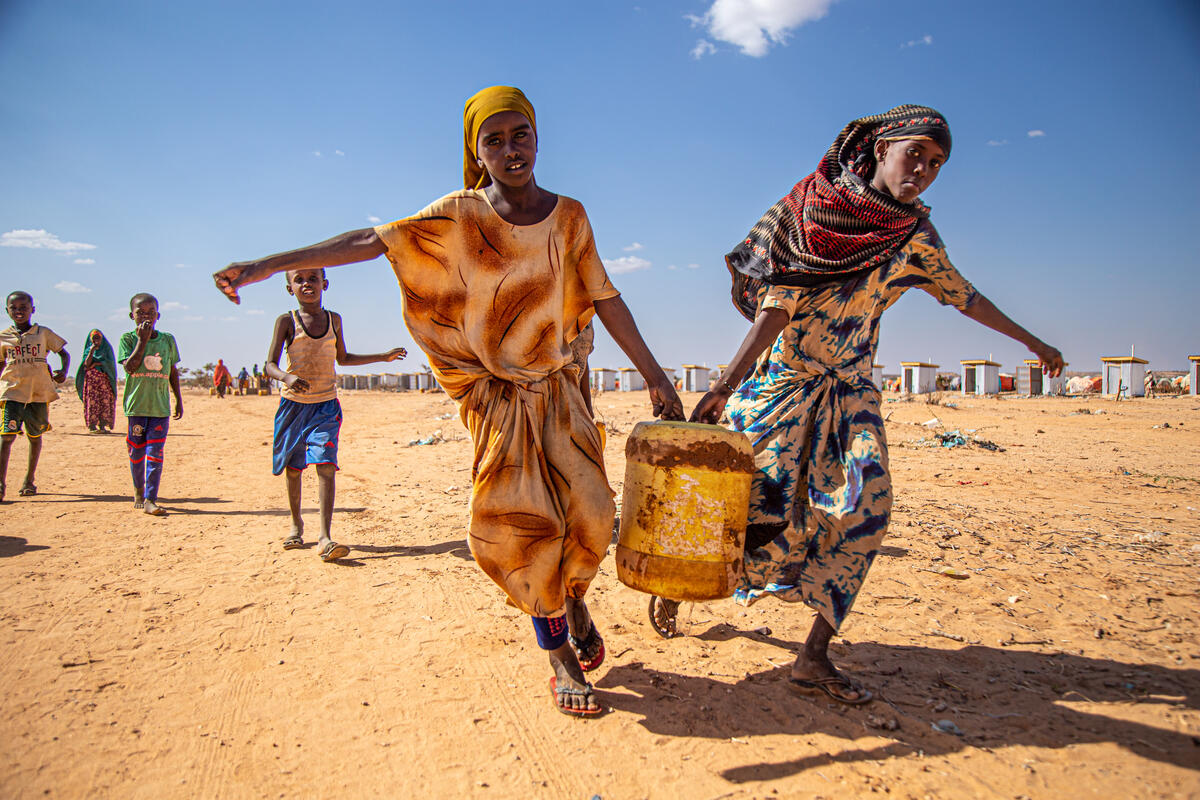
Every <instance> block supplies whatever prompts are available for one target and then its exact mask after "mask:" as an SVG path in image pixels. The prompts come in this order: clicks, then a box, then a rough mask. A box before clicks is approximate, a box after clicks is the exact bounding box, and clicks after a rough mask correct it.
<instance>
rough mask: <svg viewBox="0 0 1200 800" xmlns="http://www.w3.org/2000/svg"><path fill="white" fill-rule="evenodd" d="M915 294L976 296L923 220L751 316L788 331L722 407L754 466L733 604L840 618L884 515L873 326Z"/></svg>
mask: <svg viewBox="0 0 1200 800" xmlns="http://www.w3.org/2000/svg"><path fill="white" fill-rule="evenodd" d="M914 287H917V288H920V289H924V290H925V291H926V292H928V293H929V294H931V295H933V297H934V298H936V299H937V300H938V302H940V303H942V304H945V305H952V306H954V307H955V308H957V309H959V310H962V309H965V308H966V307H967V306H969V305H970V304H971V303H972V302H974V300H975V298H976V296H977V294H976V292H975V289H974V287H973V286H971V284H970V283H969V282H968V281H967V280H966V279H965V278H963V276H962V275H960V274H959V272H958V270H956V269H955V268H954V265H953V264H951V263H950V260H949V259H948V258H947V257H946V252H945V249H944V248H943V246H942V242H941V239H940V238H939V237H938V235H937V231H936V230H935V229H934V227H933V225H932V224H931V223H930V222H929V221H928V220H925V221H922V222H921V223H920V225H919V226H918V228H917V231H916V233H914V235H913V237H912V239H911V240H909V242H908V244H907V245H905V246H904V247H903V249H901V250H900V251H899V252H897V254H896V256H895V257H894V258H893V259H892V260H891V261H890V262H889V263H888V264H886V265H884V266H882V267H880V268H879V269H877V270H875V271H874V272H872V273H869V274H867V275H865V276H863V277H860V278H858V279H856V280H853V281H850V282H848V283H844V284H841V285H836V286H825V287H819V288H791V287H785V286H769V287H765V288H764V289H763V290H762V291H761V292H760V294H759V313H761V312H762V309H765V308H780V309H783V310H784V311H786V312H787V313H788V315H789V316H790V317H791V321H790V322H789V323H788V326H787V327H786V328H785V329H784V330H783V332H782V333H781V334H780V335H779V337H778V338H777V339H776V340H775V343H774V345H773V346H772V347H771V349H770V350H769V351H768V352H767V353H765V354H764V355H763V356H762V357H761V358H760V359H759V361H758V363H757V364H756V365H755V369H754V372H753V373H751V375H750V376H749V377H748V378H747V379H746V380H745V381H744V382H743V383H742V385H741V386H739V387H738V390H737V391H736V392H735V393H734V395H733V396H732V397H731V398H730V400H729V403H728V404H727V406H726V413H727V414H728V416H729V419H730V422H731V423H732V426H733V428H734V429H736V430H740V431H743V432H745V433H746V435H747V436H749V437H750V441H751V443H752V444H753V446H754V452H755V464H756V467H757V472H756V474H755V477H754V481H753V486H752V488H751V497H750V516H749V525H748V527H747V536H746V540H747V541H746V559H745V572H744V574H743V577H742V581H741V585H740V586H739V588H738V590H737V592H736V594H735V599H736V600H737V601H738V602H741V603H744V604H746V605H749V604H750V603H753V602H754V601H755V600H758V599H759V598H761V597H763V596H765V595H774V596H776V597H778V598H780V599H782V600H786V601H789V602H803V603H806V604H808V605H809V606H811V607H812V608H814V609H816V610H817V611H818V612H820V613H821V615H822V616H824V617H825V619H826V620H827V621H828V622H829V623H830V624H831V625H832V626H833V627H834V629H837V628H838V627H840V626H841V624H842V621H843V620H844V619H845V618H846V615H847V614H848V613H849V611H850V608H851V606H852V605H853V604H854V599H855V597H857V595H858V591H859V589H860V588H861V587H862V583H863V581H864V580H865V579H866V576H867V570H869V569H870V567H871V563H872V562H873V561H874V559H875V554H876V553H877V552H878V550H879V545H880V543H881V542H882V540H883V534H884V532H885V531H886V530H887V525H888V519H889V516H890V514H891V507H892V482H891V476H890V475H889V474H888V454H887V441H886V439H885V437H884V430H883V419H882V417H881V415H880V409H879V403H880V395H879V390H878V388H876V386H875V385H874V384H873V383H872V382H871V367H872V363H873V361H874V358H875V350H876V347H877V346H878V342H879V320H880V317H881V316H882V315H883V312H884V311H885V310H886V309H887V308H888V307H889V306H890V305H891V304H892V303H894V302H896V300H898V299H899V298H900V295H902V294H904V292H906V291H908V290H909V289H911V288H914Z"/></svg>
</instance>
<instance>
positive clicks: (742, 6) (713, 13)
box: [686, 0, 834, 58]
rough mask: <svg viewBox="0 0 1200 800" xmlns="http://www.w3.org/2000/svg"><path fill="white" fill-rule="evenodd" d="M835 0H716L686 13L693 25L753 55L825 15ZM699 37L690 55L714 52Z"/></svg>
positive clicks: (785, 38)
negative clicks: (698, 10)
mask: <svg viewBox="0 0 1200 800" xmlns="http://www.w3.org/2000/svg"><path fill="white" fill-rule="evenodd" d="M833 3H834V0H716V1H715V2H714V3H713V4H712V6H711V7H710V8H709V9H708V11H706V12H705V13H704V15H703V16H700V17H697V16H694V15H689V16H687V17H686V19H688V20H690V21H691V23H692V25H693V26H703V27H705V28H707V29H708V33H709V35H710V36H712V38H714V39H716V40H717V41H720V42H729V43H730V44H732V45H736V46H737V47H739V48H741V51H742V52H743V53H744V54H746V55H748V56H754V57H755V58H761V57H762V56H765V55H766V54H767V51H768V50H770V49H771V45H773V44H784V43H786V42H787V40H788V36H789V35H790V34H791V31H792V30H793V29H794V28H799V27H800V26H801V25H803V24H804V23H806V22H812V21H813V20H818V19H820V18H821V17H823V16H825V14H826V12H828V11H829V7H830V6H831V5H833ZM714 51H715V48H714V47H713V46H712V44H711V43H709V42H705V41H704V40H701V41H700V42H699V43H697V45H696V47H695V48H693V49H692V57H693V58H699V57H700V56H703V55H706V54H708V53H711V52H714Z"/></svg>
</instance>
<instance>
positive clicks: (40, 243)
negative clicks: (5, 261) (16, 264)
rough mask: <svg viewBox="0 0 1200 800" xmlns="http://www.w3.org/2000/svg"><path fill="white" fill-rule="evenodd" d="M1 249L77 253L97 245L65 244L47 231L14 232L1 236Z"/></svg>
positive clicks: (83, 243)
mask: <svg viewBox="0 0 1200 800" xmlns="http://www.w3.org/2000/svg"><path fill="white" fill-rule="evenodd" d="M0 247H29V248H31V249H34V250H58V251H59V252H62V253H75V252H78V251H80V250H95V249H96V245H94V244H87V243H85V242H64V241H63V240H62V239H59V238H58V237H57V236H55V235H54V234H53V233H50V232H49V231H45V230H41V229H39V230H12V231H9V232H8V233H5V234H3V235H0Z"/></svg>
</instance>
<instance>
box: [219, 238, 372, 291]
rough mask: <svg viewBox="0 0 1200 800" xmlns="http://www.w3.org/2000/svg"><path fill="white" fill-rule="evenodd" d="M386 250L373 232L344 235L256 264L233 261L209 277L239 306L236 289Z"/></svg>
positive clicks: (353, 261) (367, 257)
mask: <svg viewBox="0 0 1200 800" xmlns="http://www.w3.org/2000/svg"><path fill="white" fill-rule="evenodd" d="M386 250H387V247H386V246H384V244H383V240H382V239H380V238H379V236H378V235H377V234H376V233H375V229H374V228H362V229H360V230H357V231H348V232H346V233H343V234H341V235H340V236H334V237H333V238H332V239H326V240H325V241H323V242H318V243H317V244H314V245H309V246H308V247H301V248H300V249H299V250H289V251H287V252H286V253H276V254H275V255H273V256H267V257H266V258H260V259H258V260H257V261H235V262H233V263H232V264H230V265H229V266H227V267H225V269H223V270H221V271H220V272H214V273H213V281H215V282H216V284H217V288H218V289H220V290H221V292H222V293H224V295H225V296H226V297H228V298H229V299H230V300H232V301H233V302H235V303H240V302H241V299H240V298H239V297H238V289H240V288H241V287H243V286H245V285H246V284H248V283H258V282H259V281H265V280H266V279H267V278H269V277H271V276H272V275H276V274H278V273H280V272H285V271H287V270H289V269H321V268H324V267H337V266H341V265H342V264H353V263H355V262H357V261H370V260H371V259H372V258H376V257H378V256H381V255H383V253H384V251H386Z"/></svg>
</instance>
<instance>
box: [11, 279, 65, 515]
mask: <svg viewBox="0 0 1200 800" xmlns="http://www.w3.org/2000/svg"><path fill="white" fill-rule="evenodd" d="M5 308H6V310H7V311H8V318H9V319H11V320H12V321H13V324H12V325H11V326H10V327H8V328H6V329H5V330H3V331H0V500H3V499H4V481H5V480H6V478H7V476H8V456H9V454H10V453H11V452H12V446H13V442H14V441H16V438H17V434H18V433H20V432H21V429H22V428H24V429H25V437H26V438H27V439H29V464H28V466H27V468H26V470H25V480H24V482H23V483H22V484H21V490H20V492H18V494H20V495H21V496H22V497H28V496H30V495H35V494H37V486H36V485H35V484H34V477H35V473H36V472H37V465H38V458H39V457H40V456H41V454H42V434H43V433H45V432H46V431H48V430H50V411H49V404H50V403H53V402H54V401H55V400H57V399H58V390H57V389H56V388H55V383H62V382H63V381H65V380H66V379H67V367H68V366H70V364H71V355H70V354H69V353H68V352H67V347H66V345H67V340H66V339H64V338H62V337H61V336H59V335H58V334H57V333H55V332H54V331H52V330H50V329H49V328H47V327H45V326H44V325H37V324H35V323H33V322H31V321H30V320H31V318H32V317H33V312H34V311H35V310H36V309H35V308H34V307H33V296H32V295H30V294H29V293H28V292H13V293H12V294H10V295H9V296H8V299H7V300H6V301H5ZM47 353H58V359H59V364H60V366H59V369H58V371H57V372H55V373H53V375H52V374H51V373H50V367H49V365H48V364H47V363H46V354H47Z"/></svg>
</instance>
